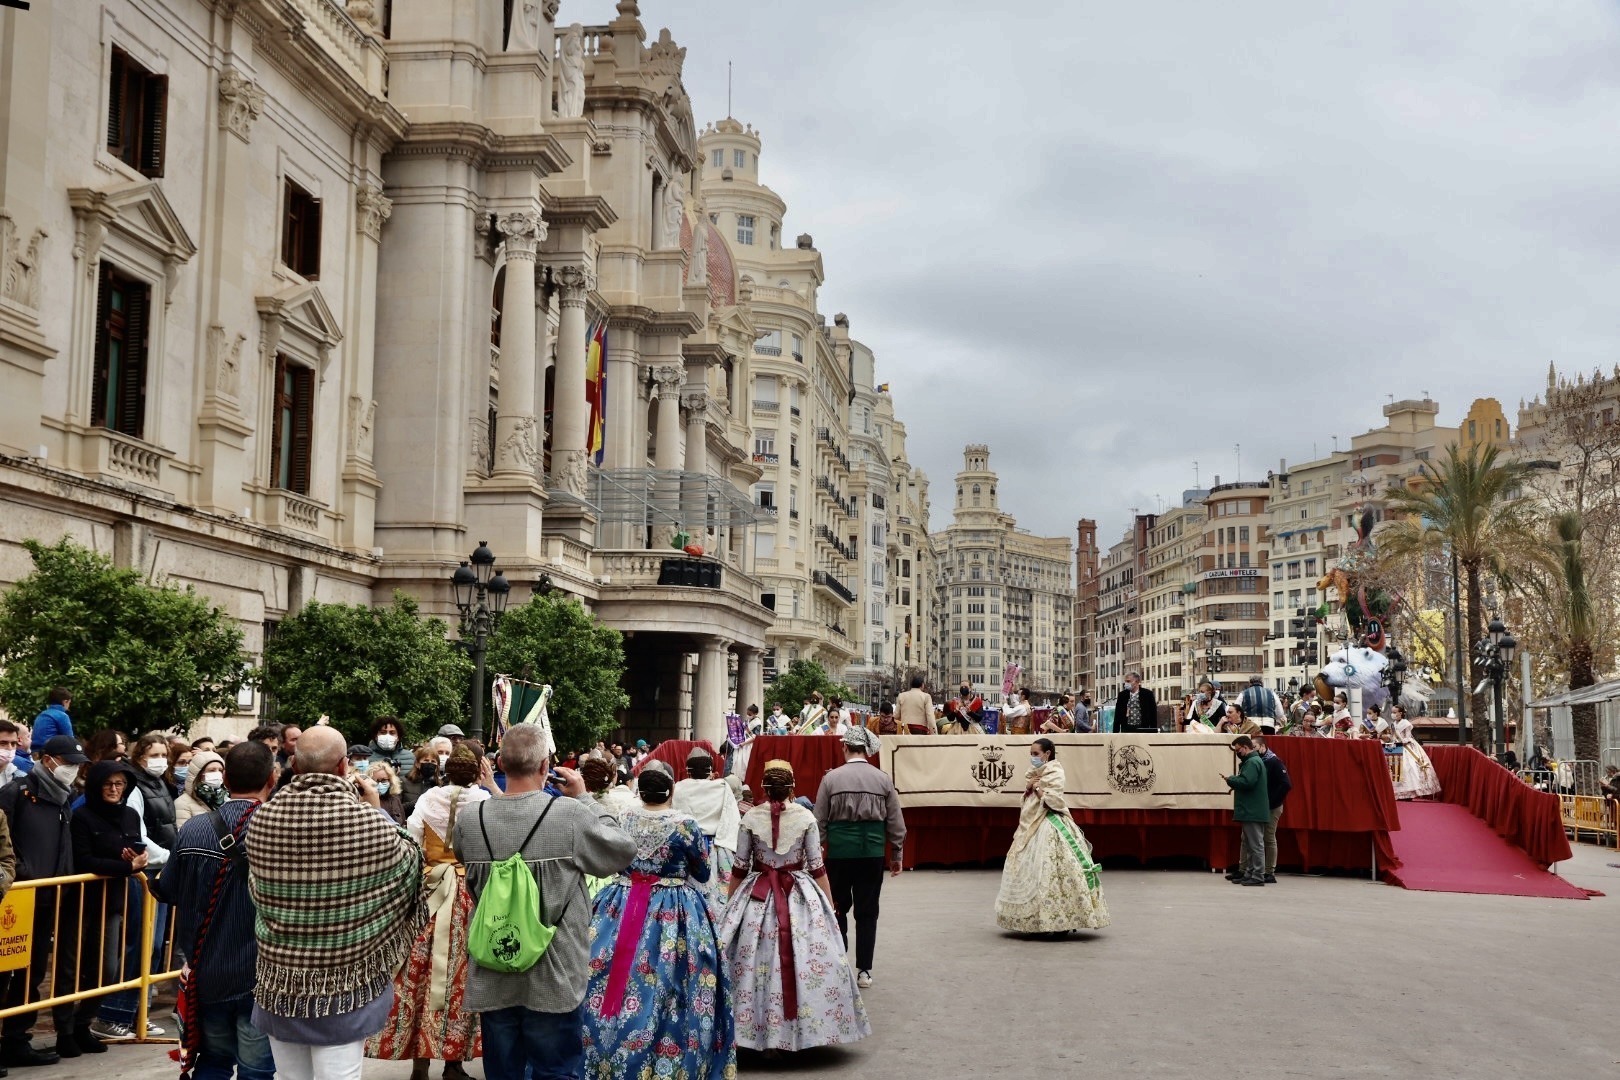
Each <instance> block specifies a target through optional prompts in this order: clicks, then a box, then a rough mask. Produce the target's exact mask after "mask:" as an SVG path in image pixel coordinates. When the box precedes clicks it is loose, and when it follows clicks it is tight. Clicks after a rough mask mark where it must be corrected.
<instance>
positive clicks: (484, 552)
mask: <svg viewBox="0 0 1620 1080" xmlns="http://www.w3.org/2000/svg"><path fill="white" fill-rule="evenodd" d="M472 566H473V572H474V573H475V574H477V575H478V583H479V584H480V585H482V584H483V583H484V582H486V581H488V580H489V572H490V570H491V569H492V568H493V567H494V566H495V553H494V552H493V551H491V550H489V541H488V540H480V541H478V547H477V549H476V550H475V551H474V552H473V553H472Z"/></svg>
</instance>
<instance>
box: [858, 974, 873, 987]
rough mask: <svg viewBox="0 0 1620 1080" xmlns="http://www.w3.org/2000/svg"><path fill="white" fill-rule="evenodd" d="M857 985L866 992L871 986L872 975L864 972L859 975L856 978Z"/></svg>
mask: <svg viewBox="0 0 1620 1080" xmlns="http://www.w3.org/2000/svg"><path fill="white" fill-rule="evenodd" d="M855 985H856V986H858V987H860V988H861V989H862V990H865V989H866V988H867V987H869V986H871V985H872V973H871V972H870V971H862V972H859V973H857V974H856V976H855Z"/></svg>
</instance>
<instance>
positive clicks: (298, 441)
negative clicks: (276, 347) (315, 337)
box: [288, 367, 315, 495]
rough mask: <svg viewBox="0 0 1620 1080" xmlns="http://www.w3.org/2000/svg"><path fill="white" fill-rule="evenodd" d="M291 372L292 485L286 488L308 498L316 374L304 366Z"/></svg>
mask: <svg viewBox="0 0 1620 1080" xmlns="http://www.w3.org/2000/svg"><path fill="white" fill-rule="evenodd" d="M292 370H293V408H292V414H293V431H292V483H291V484H290V485H288V486H289V487H290V488H291V489H292V490H293V491H296V492H298V494H300V495H308V494H309V468H310V460H309V459H310V447H311V444H312V443H313V442H314V428H315V372H314V371H313V370H311V369H310V368H307V367H294V368H293V369H292Z"/></svg>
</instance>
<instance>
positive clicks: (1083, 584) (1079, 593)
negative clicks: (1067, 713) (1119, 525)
mask: <svg viewBox="0 0 1620 1080" xmlns="http://www.w3.org/2000/svg"><path fill="white" fill-rule="evenodd" d="M1101 562H1102V553H1101V552H1100V551H1099V550H1098V549H1097V522H1096V521H1095V520H1094V519H1092V518H1081V519H1080V520H1079V522H1078V523H1077V524H1076V526H1075V549H1074V582H1075V598H1074V685H1075V690H1076V692H1077V693H1078V694H1082V695H1083V694H1088V693H1094V691H1095V689H1096V686H1097V674H1096V664H1097V645H1096V633H1097V608H1098V601H1099V598H1100V593H1099V590H1100V588H1101V581H1100V579H1099V577H1098V570H1099V569H1100V566H1101ZM1092 703H1093V704H1094V705H1095V704H1099V702H1098V700H1097V699H1096V698H1095V697H1093V699H1092Z"/></svg>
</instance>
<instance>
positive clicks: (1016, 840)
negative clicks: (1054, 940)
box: [996, 761, 1109, 934]
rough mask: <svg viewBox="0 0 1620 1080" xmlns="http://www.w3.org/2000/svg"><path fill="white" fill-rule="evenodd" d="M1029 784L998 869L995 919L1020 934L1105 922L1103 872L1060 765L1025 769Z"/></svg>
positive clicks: (1096, 925) (1089, 926) (1082, 927)
mask: <svg viewBox="0 0 1620 1080" xmlns="http://www.w3.org/2000/svg"><path fill="white" fill-rule="evenodd" d="M1028 782H1029V786H1028V788H1027V789H1026V790H1025V791H1024V805H1023V809H1022V811H1021V813H1020V815H1019V819H1018V831H1017V832H1016V833H1015V834H1014V835H1013V842H1012V849H1011V850H1010V851H1008V852H1007V863H1006V866H1005V867H1004V868H1003V869H1002V871H1001V891H1000V893H999V894H998V895H997V896H996V925H997V926H999V927H1001V928H1002V929H1003V930H1012V931H1015V932H1017V933H1020V934H1055V933H1062V932H1064V931H1067V930H1095V929H1098V928H1100V927H1104V926H1107V925H1108V923H1109V916H1108V905H1107V904H1106V903H1104V901H1103V893H1102V873H1101V871H1100V870H1099V869H1098V867H1097V864H1096V863H1094V862H1092V860H1091V845H1090V844H1089V843H1087V841H1086V837H1085V834H1084V833H1082V832H1081V831H1080V826H1078V825H1076V824H1075V823H1074V818H1073V817H1072V816H1070V814H1069V807H1068V804H1067V803H1066V802H1065V801H1064V798H1063V787H1064V776H1063V766H1062V765H1060V764H1058V763H1057V762H1055V761H1048V762H1047V763H1046V764H1044V765H1042V766H1041V767H1040V768H1038V769H1032V770H1030V774H1029V778H1028Z"/></svg>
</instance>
